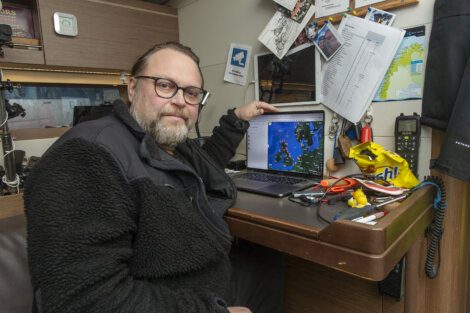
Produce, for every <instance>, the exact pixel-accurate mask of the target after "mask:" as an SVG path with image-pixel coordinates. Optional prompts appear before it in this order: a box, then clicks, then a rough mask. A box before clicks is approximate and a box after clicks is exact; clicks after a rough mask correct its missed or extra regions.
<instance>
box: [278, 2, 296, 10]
mask: <svg viewBox="0 0 470 313" xmlns="http://www.w3.org/2000/svg"><path fill="white" fill-rule="evenodd" d="M274 2H276V3H277V4H280V5H282V6H283V7H285V8H286V9H288V10H289V11H292V10H293V9H294V7H295V4H296V3H297V0H274Z"/></svg>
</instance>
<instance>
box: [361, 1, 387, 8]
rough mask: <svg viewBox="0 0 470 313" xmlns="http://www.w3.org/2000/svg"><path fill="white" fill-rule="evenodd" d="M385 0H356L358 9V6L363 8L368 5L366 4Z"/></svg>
mask: <svg viewBox="0 0 470 313" xmlns="http://www.w3.org/2000/svg"><path fill="white" fill-rule="evenodd" d="M384 1H385V0H356V1H355V3H356V9H357V8H361V7H363V6H366V5H371V4H374V3H377V2H384Z"/></svg>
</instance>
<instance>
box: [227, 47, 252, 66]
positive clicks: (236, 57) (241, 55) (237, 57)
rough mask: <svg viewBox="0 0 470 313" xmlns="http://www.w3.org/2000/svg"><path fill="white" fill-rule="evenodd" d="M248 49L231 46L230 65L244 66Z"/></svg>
mask: <svg viewBox="0 0 470 313" xmlns="http://www.w3.org/2000/svg"><path fill="white" fill-rule="evenodd" d="M247 55H248V51H247V50H245V49H240V48H233V51H232V57H231V58H230V65H233V66H238V67H245V66H246V56H247Z"/></svg>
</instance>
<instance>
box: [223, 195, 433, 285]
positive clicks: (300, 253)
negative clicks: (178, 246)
mask: <svg viewBox="0 0 470 313" xmlns="http://www.w3.org/2000/svg"><path fill="white" fill-rule="evenodd" d="M433 196H434V191H433V190H432V189H431V188H427V189H421V190H418V191H416V192H414V193H413V194H412V195H411V196H410V197H408V198H407V199H406V200H405V201H403V202H402V203H401V204H399V205H393V206H392V205H391V206H390V207H388V208H389V212H390V213H389V214H388V215H386V216H385V217H383V218H382V219H380V220H379V221H378V223H377V224H376V225H374V226H371V225H366V224H360V223H356V222H352V221H345V220H344V221H336V222H333V223H332V224H328V223H326V222H324V221H323V220H321V219H320V218H319V217H318V215H317V210H318V209H317V207H316V206H311V207H304V206H301V205H298V204H295V203H293V202H291V201H289V200H287V198H282V199H277V198H270V197H266V196H261V195H255V194H250V193H246V192H240V193H239V195H238V199H237V202H236V203H235V205H234V207H233V208H231V209H229V211H228V214H227V216H226V220H227V223H228V224H229V227H230V230H231V232H232V235H234V236H235V237H239V238H243V239H246V240H248V241H251V242H255V243H257V244H260V245H263V246H266V247H270V248H273V249H276V250H279V251H281V252H284V253H287V254H289V255H293V256H296V257H299V258H301V259H304V260H307V261H311V262H314V263H317V264H321V265H324V266H327V267H329V268H333V269H335V270H338V271H341V272H345V273H348V274H351V275H354V276H358V277H360V278H363V279H366V280H372V281H381V280H383V279H384V278H385V277H386V276H387V275H388V273H389V272H390V271H391V270H392V268H393V267H394V266H395V264H396V263H397V262H398V261H399V260H400V259H401V258H402V257H403V256H404V255H405V254H406V252H407V251H408V250H409V249H410V247H411V245H412V244H413V242H414V241H415V240H416V239H417V238H418V237H419V236H420V235H422V234H423V233H424V230H425V229H426V227H427V226H428V225H429V223H430V222H431V221H432V212H431V205H432V199H433Z"/></svg>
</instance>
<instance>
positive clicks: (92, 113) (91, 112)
mask: <svg viewBox="0 0 470 313" xmlns="http://www.w3.org/2000/svg"><path fill="white" fill-rule="evenodd" d="M111 112H113V106H112V105H100V106H92V105H77V106H75V107H74V108H73V122H72V126H75V125H77V124H78V123H81V122H85V121H91V120H95V119H97V118H100V117H103V116H106V115H108V114H110V113H111Z"/></svg>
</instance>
